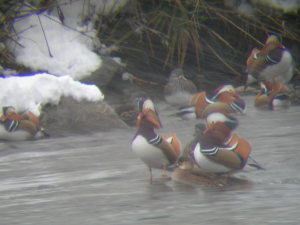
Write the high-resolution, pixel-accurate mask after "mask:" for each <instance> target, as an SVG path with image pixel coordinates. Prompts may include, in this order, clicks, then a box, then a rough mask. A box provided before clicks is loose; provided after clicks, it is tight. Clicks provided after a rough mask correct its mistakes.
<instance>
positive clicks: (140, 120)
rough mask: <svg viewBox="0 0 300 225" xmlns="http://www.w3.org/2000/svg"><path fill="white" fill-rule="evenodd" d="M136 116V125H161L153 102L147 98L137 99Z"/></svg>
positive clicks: (156, 126) (159, 126)
mask: <svg viewBox="0 0 300 225" xmlns="http://www.w3.org/2000/svg"><path fill="white" fill-rule="evenodd" d="M137 104H138V116H137V126H138V127H140V126H142V125H148V126H152V127H154V128H156V129H159V128H161V127H162V124H161V122H160V119H159V116H158V113H157V110H156V109H155V106H154V103H153V102H152V100H151V99H149V98H142V99H139V100H138V103H137Z"/></svg>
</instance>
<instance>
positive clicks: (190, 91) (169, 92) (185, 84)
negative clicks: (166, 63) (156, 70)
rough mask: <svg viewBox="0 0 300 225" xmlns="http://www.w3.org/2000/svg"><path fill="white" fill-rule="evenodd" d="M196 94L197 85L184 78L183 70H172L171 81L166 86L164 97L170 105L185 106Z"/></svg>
mask: <svg viewBox="0 0 300 225" xmlns="http://www.w3.org/2000/svg"><path fill="white" fill-rule="evenodd" d="M196 93H197V87H196V85H195V84H194V83H193V82H192V81H191V80H189V79H187V78H186V77H185V76H184V73H183V70H182V69H181V68H176V69H174V70H172V72H171V74H170V77H169V80H168V82H167V84H166V85H165V86H164V97H165V100H166V101H167V102H168V103H169V104H170V105H173V106H177V107H181V106H185V105H187V104H188V103H189V101H190V98H191V97H192V96H193V95H194V94H196Z"/></svg>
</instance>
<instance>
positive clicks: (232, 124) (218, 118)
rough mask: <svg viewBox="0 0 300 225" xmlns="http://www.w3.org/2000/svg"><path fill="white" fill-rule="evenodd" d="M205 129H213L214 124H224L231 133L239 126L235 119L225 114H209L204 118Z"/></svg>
mask: <svg viewBox="0 0 300 225" xmlns="http://www.w3.org/2000/svg"><path fill="white" fill-rule="evenodd" d="M206 124H207V127H208V128H210V127H213V126H215V124H224V125H225V126H226V127H227V128H228V129H229V130H230V131H233V130H234V129H235V128H236V127H237V126H238V124H239V122H238V120H237V118H236V117H234V116H232V115H231V114H229V113H226V112H218V111H216V112H211V113H209V114H208V115H207V117H206Z"/></svg>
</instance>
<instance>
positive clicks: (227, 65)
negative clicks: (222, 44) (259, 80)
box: [206, 42, 243, 77]
mask: <svg viewBox="0 0 300 225" xmlns="http://www.w3.org/2000/svg"><path fill="white" fill-rule="evenodd" d="M206 45H207V47H208V48H209V50H210V51H211V52H212V53H213V54H214V55H215V56H216V57H217V58H218V59H219V60H220V61H221V62H222V63H223V64H224V65H225V66H226V67H227V68H228V69H229V70H230V71H231V72H233V73H234V74H235V75H237V76H239V77H242V76H243V75H242V74H241V73H239V72H238V71H236V70H235V69H234V68H233V67H232V66H230V65H229V64H228V63H227V62H226V61H225V60H223V59H222V57H221V56H219V54H218V53H217V52H216V51H215V50H214V49H213V48H212V47H211V46H210V45H209V44H208V43H207V42H206Z"/></svg>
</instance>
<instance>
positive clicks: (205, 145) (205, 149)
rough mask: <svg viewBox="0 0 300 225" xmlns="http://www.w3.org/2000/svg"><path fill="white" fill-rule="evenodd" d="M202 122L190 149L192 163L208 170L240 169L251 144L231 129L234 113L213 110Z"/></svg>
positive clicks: (234, 125)
mask: <svg viewBox="0 0 300 225" xmlns="http://www.w3.org/2000/svg"><path fill="white" fill-rule="evenodd" d="M206 124H207V127H206V129H205V131H204V132H203V133H202V135H201V136H200V137H199V140H198V142H197V144H196V145H195V147H194V149H193V153H194V155H193V156H194V160H195V164H196V165H197V166H198V167H199V168H202V169H204V170H206V171H208V172H211V173H221V174H223V173H232V172H236V171H239V170H242V169H243V168H244V166H245V165H246V163H247V160H248V157H249V155H250V153H251V145H250V144H249V142H248V141H247V140H245V139H243V138H241V137H239V136H238V135H237V134H236V133H233V130H234V129H235V128H236V127H237V125H238V120H237V119H236V117H234V116H232V115H230V114H227V113H222V112H218V111H214V110H213V111H212V112H211V113H209V114H208V115H207V117H206Z"/></svg>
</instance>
